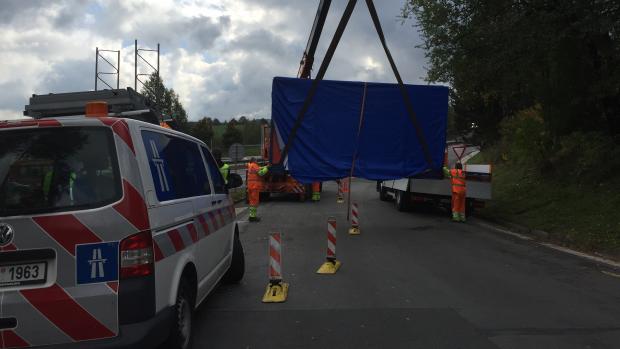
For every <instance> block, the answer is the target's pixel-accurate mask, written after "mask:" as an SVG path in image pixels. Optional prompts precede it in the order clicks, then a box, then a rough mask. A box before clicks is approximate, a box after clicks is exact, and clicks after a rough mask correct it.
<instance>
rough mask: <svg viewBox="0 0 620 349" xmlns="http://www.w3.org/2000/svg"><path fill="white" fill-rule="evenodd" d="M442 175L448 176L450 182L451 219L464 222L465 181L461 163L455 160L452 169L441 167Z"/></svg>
mask: <svg viewBox="0 0 620 349" xmlns="http://www.w3.org/2000/svg"><path fill="white" fill-rule="evenodd" d="M443 172H444V176H445V177H448V178H450V182H451V183H452V220H453V221H455V222H465V200H466V194H467V185H466V183H465V171H463V165H462V164H461V163H460V162H457V163H456V165H455V166H454V168H453V169H451V170H450V169H448V168H447V167H444V168H443Z"/></svg>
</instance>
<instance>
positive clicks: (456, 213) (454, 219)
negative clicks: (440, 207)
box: [452, 211, 461, 222]
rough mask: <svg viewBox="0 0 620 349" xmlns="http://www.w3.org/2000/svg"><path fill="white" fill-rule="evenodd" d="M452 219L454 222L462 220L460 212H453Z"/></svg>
mask: <svg viewBox="0 0 620 349" xmlns="http://www.w3.org/2000/svg"><path fill="white" fill-rule="evenodd" d="M452 221H453V222H460V221H461V217H460V215H459V213H458V212H456V211H453V212H452Z"/></svg>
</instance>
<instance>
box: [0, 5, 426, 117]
mask: <svg viewBox="0 0 620 349" xmlns="http://www.w3.org/2000/svg"><path fill="white" fill-rule="evenodd" d="M403 1H404V0H376V1H375V3H376V7H377V11H378V12H379V16H380V19H381V22H382V25H383V30H384V32H385V35H386V38H387V41H388V45H389V47H390V50H391V51H392V54H393V56H394V59H395V60H396V64H397V65H398V67H399V70H400V73H401V75H402V76H403V79H404V80H405V82H407V83H423V77H424V76H425V69H424V66H425V65H426V61H425V59H424V52H423V51H422V50H420V49H417V48H415V46H416V45H418V44H419V43H420V38H419V34H418V33H417V29H416V28H414V27H413V26H412V24H413V23H412V22H411V21H410V22H407V23H405V24H402V23H401V21H400V20H399V19H398V15H399V13H400V8H401V6H402V4H403ZM318 2H319V0H219V1H217V0H176V1H152V0H99V1H82V0H64V1H50V0H47V1H44V0H0V119H11V118H18V117H20V116H21V115H22V111H23V108H24V105H25V104H27V103H28V97H29V96H30V95H31V94H33V93H35V94H43V93H50V92H52V93H53V92H70V91H84V90H92V89H94V71H95V47H99V48H103V49H110V50H118V49H120V50H121V77H120V85H121V88H123V87H126V86H132V87H133V67H134V51H133V47H134V46H133V45H134V41H133V40H134V39H138V43H139V44H140V46H142V47H144V48H147V47H148V48H155V47H156V45H157V43H160V44H161V51H162V54H161V58H160V60H161V69H160V70H161V76H162V77H163V79H164V83H165V84H166V85H167V86H168V87H172V88H174V89H175V90H176V91H177V92H178V93H179V95H180V98H181V101H182V103H183V104H184V106H185V108H186V109H187V111H188V114H189V117H190V119H192V120H197V119H199V118H201V117H203V116H210V117H217V118H219V119H221V120H224V119H230V118H232V117H238V116H241V115H248V116H257V117H270V104H271V102H270V92H271V80H272V78H273V77H274V76H296V74H297V70H298V68H299V61H300V58H301V55H302V53H303V50H304V48H305V45H306V41H307V38H308V35H309V32H310V29H311V27H312V22H313V20H314V15H315V11H316V7H317V5H318ZM345 5H346V0H333V3H332V6H331V9H330V14H329V16H328V19H327V23H326V25H325V28H324V30H323V36H322V40H321V43H320V44H319V49H318V52H317V55H316V61H315V71H316V70H318V67H319V65H320V62H321V60H322V58H323V56H324V53H325V50H326V48H327V46H328V44H329V41H330V40H331V37H332V35H333V33H334V30H335V28H336V25H337V22H338V20H339V19H340V16H341V14H342V11H343V9H344V7H345ZM109 58H110V59H116V57H115V56H110V57H109ZM153 59H154V57H153ZM103 68H105V67H103ZM100 71H105V70H104V69H101V70H100ZM141 72H143V73H148V72H149V71H148V69H147V67H145V66H141ZM326 78H327V79H337V80H362V81H381V82H394V81H395V80H394V77H393V75H392V72H391V70H390V69H389V64H388V62H387V59H386V58H385V54H384V53H383V50H382V49H381V46H380V43H379V40H378V38H377V35H376V32H375V31H374V27H373V26H372V21H371V20H370V17H369V15H368V10H367V8H366V4H365V2H364V1H362V0H360V1H358V5H357V6H356V9H355V12H354V14H353V16H352V18H351V21H350V22H349V26H348V27H347V29H346V31H345V34H344V36H343V38H342V40H341V42H340V45H339V46H338V49H337V50H336V54H335V56H334V59H333V60H332V63H331V65H330V67H329V69H328V71H327V74H326Z"/></svg>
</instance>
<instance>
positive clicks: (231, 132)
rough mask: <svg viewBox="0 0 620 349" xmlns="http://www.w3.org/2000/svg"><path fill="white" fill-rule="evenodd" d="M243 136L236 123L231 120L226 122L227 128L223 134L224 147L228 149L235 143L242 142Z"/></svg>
mask: <svg viewBox="0 0 620 349" xmlns="http://www.w3.org/2000/svg"><path fill="white" fill-rule="evenodd" d="M242 142H243V136H242V134H241V131H239V129H238V128H237V127H236V126H235V123H232V122H229V123H228V124H226V130H225V131H224V134H223V135H222V145H223V146H224V149H228V148H229V147H230V146H231V145H232V144H233V143H242Z"/></svg>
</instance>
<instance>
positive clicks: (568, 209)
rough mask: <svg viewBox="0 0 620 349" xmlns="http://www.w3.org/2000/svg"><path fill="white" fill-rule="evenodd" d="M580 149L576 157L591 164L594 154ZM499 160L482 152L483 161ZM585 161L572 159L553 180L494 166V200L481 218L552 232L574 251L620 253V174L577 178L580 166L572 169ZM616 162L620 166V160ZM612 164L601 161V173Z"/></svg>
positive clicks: (554, 238)
mask: <svg viewBox="0 0 620 349" xmlns="http://www.w3.org/2000/svg"><path fill="white" fill-rule="evenodd" d="M580 137H581V136H576V137H575V138H574V139H573V141H574V142H577V141H578V139H579V138H580ZM570 138H572V137H570ZM574 145H575V147H574V148H573V150H577V151H576V152H571V154H572V155H577V157H578V158H580V159H584V160H585V155H586V154H587V153H588V152H589V151H579V150H578V148H579V147H578V146H577V143H575V144H574ZM567 150H568V148H567ZM494 156H495V155H494V154H489V152H488V151H487V150H485V151H484V152H483V154H481V158H483V159H482V161H483V162H485V161H486V160H488V159H489V158H493V157H494ZM581 161H582V160H575V159H572V158H570V160H568V161H567V162H566V172H565V173H560V174H558V175H556V176H554V177H553V178H547V177H543V176H541V175H540V174H538V173H537V172H536V171H532V169H531V168H530V167H527V166H523V165H518V164H516V163H513V162H510V161H505V162H500V163H499V164H497V165H496V166H494V167H493V200H491V201H489V202H488V203H487V207H486V208H485V209H484V210H483V211H482V212H481V214H482V215H483V216H484V217H488V218H490V219H503V220H509V221H513V222H518V223H519V224H521V225H525V226H528V227H529V228H531V229H539V230H544V231H547V232H549V233H550V234H551V236H550V239H551V240H552V241H554V242H559V243H562V244H564V245H567V246H570V247H574V248H578V249H583V250H587V251H597V252H606V253H611V254H615V255H618V254H619V253H620V220H618V215H617V211H618V209H617V208H618V206H619V205H620V195H617V193H618V192H620V176H617V175H616V176H614V175H613V174H610V175H607V176H606V177H603V178H602V179H601V182H592V181H589V180H588V181H585V182H579V181H574V180H571V179H574V178H575V177H573V176H575V174H576V173H577V172H578V171H580V170H579V166H572V165H573V164H575V165H580V162H581ZM615 162H616V165H615V166H618V163H619V162H620V160H615ZM608 166H610V163H609V161H607V162H606V163H605V162H604V163H599V164H598V168H599V169H600V170H601V171H602V172H600V173H603V172H605V171H608V169H605V167H608ZM616 169H617V170H618V169H620V168H619V167H616Z"/></svg>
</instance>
